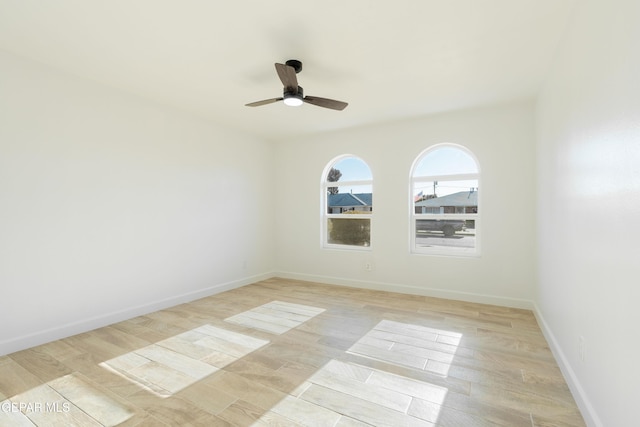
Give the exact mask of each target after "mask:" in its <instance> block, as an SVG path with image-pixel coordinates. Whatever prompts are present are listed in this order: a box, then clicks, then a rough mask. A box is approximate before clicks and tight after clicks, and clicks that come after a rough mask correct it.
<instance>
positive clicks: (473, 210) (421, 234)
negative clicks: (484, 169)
mask: <svg viewBox="0 0 640 427" xmlns="http://www.w3.org/2000/svg"><path fill="white" fill-rule="evenodd" d="M479 185H480V167H479V165H478V162H477V161H476V159H475V156H474V155H473V154H472V153H471V152H470V151H469V150H467V149H466V148H464V147H462V146H460V145H454V144H439V145H435V146H433V147H430V148H428V149H427V150H425V151H423V152H422V153H421V154H420V155H419V156H418V158H417V159H416V160H415V162H414V163H413V168H412V170H411V200H410V205H411V248H412V252H414V253H424V254H439V255H462V256H474V255H479V252H480V251H479V249H480V246H479V238H480V218H479V214H478V212H479V211H478V208H479V205H480V203H479V200H480V199H479Z"/></svg>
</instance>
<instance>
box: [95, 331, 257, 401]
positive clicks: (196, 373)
mask: <svg viewBox="0 0 640 427" xmlns="http://www.w3.org/2000/svg"><path fill="white" fill-rule="evenodd" d="M268 343H269V341H267V340H262V339H258V338H254V337H251V336H248V335H244V334H240V333H237V332H232V331H228V330H225V329H221V328H217V327H215V326H211V325H204V326H200V327H198V328H195V329H192V330H190V331H187V332H183V333H181V334H178V335H176V336H173V337H171V338H168V339H166V340H163V341H159V342H157V343H156V344H151V345H148V346H146V347H143V348H140V349H137V350H134V351H131V352H129V353H126V354H123V355H121V356H118V357H116V358H113V359H110V360H108V361H106V362H103V363H101V364H100V366H102V367H103V368H105V369H108V370H110V371H111V372H114V373H116V374H118V375H120V376H122V377H124V378H127V379H128V380H129V381H132V382H134V383H136V384H138V385H140V386H141V387H143V388H144V389H146V390H149V391H151V392H153V393H154V394H156V395H158V396H161V397H168V396H171V395H173V394H175V393H177V392H179V391H180V390H182V389H184V388H186V387H188V386H190V385H191V384H194V383H195V382H197V381H199V380H201V379H203V378H205V377H206V376H208V375H211V374H213V373H214V372H217V371H218V370H219V369H220V368H223V367H224V366H226V365H228V364H229V363H232V362H234V361H236V360H238V359H240V358H242V357H244V356H246V355H247V354H249V353H251V352H253V351H255V350H257V349H259V348H260V347H263V346H265V345H267V344H268Z"/></svg>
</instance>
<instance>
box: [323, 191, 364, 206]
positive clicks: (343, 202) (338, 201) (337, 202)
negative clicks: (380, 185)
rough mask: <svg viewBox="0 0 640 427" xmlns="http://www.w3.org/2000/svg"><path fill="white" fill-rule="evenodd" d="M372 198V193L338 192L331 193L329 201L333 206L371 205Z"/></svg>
mask: <svg viewBox="0 0 640 427" xmlns="http://www.w3.org/2000/svg"><path fill="white" fill-rule="evenodd" d="M372 199H373V198H372V194H371V193H358V194H353V193H338V194H329V197H328V199H327V202H328V204H329V206H331V207H340V206H371V203H372Z"/></svg>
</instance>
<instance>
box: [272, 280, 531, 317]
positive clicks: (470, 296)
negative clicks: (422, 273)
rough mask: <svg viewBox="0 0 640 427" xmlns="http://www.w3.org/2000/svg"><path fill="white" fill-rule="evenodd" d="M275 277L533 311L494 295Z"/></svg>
mask: <svg viewBox="0 0 640 427" xmlns="http://www.w3.org/2000/svg"><path fill="white" fill-rule="evenodd" d="M275 276H276V277H282V278H283V279H293V280H302V281H306V282H318V283H326V284H328V285H340V286H349V287H352V288H362V289H373V290H377V291H387V292H397V293H401V294H410V295H422V296H428V297H434V298H444V299H452V300H458V301H467V302H475V303H479V304H491V305H500V306H503V307H512V308H523V309H527V310H532V309H533V302H532V301H529V300H525V299H519V298H509V297H499V296H494V295H485V294H475V293H471V292H458V291H450V290H447V289H437V288H427V287H421V286H411V285H401V284H397V283H383V282H372V281H365V280H352V279H343V278H339V277H331V276H318V275H310V274H302V273H293V272H285V271H278V272H276V273H275Z"/></svg>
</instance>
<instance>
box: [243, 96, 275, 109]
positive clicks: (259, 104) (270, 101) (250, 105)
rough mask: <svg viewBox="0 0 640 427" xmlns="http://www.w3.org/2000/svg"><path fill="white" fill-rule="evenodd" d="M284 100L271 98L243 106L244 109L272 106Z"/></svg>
mask: <svg viewBox="0 0 640 427" xmlns="http://www.w3.org/2000/svg"><path fill="white" fill-rule="evenodd" d="M283 99H284V98H271V99H264V100H262V101H256V102H251V103H249V104H245V107H259V106H261V105H267V104H273V103H274V102H278V101H282V100H283Z"/></svg>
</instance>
